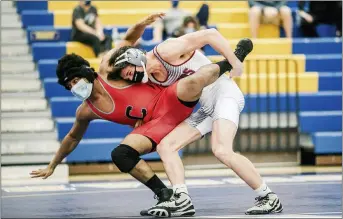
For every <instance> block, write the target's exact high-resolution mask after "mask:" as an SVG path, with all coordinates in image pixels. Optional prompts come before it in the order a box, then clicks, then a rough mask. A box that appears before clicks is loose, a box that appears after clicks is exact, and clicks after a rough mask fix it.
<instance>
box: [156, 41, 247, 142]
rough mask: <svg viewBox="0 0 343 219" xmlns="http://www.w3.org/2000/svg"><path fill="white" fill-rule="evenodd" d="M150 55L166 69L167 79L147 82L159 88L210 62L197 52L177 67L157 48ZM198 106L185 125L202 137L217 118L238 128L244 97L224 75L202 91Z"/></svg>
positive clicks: (209, 130) (233, 82)
mask: <svg viewBox="0 0 343 219" xmlns="http://www.w3.org/2000/svg"><path fill="white" fill-rule="evenodd" d="M153 52H154V55H155V56H156V57H157V58H158V59H159V60H160V62H161V63H162V65H163V66H164V67H165V68H166V70H167V72H168V78H167V79H166V80H165V81H163V82H160V81H158V80H156V79H155V78H154V77H153V75H151V76H150V78H149V79H150V80H151V81H152V82H153V83H156V84H159V85H162V86H169V85H171V84H173V83H175V82H176V81H177V80H179V79H180V78H183V77H187V76H189V75H192V74H194V73H196V71H197V70H198V69H199V68H200V67H202V66H204V65H207V64H211V63H212V62H211V61H210V60H209V59H208V58H207V57H206V56H205V55H204V54H202V53H201V52H200V51H198V50H196V51H195V52H194V53H193V55H192V56H191V57H190V58H189V59H188V60H187V61H185V62H184V63H182V64H180V65H171V64H169V63H168V62H166V61H164V60H163V59H162V58H161V56H160V55H159V54H158V51H157V46H156V47H155V48H154V50H153ZM199 103H200V105H201V107H200V109H199V110H198V111H196V112H195V113H193V114H192V115H191V116H190V117H189V118H188V119H186V122H187V123H188V124H189V125H191V126H192V127H195V128H197V129H198V130H199V131H200V133H201V135H205V134H207V133H209V132H211V131H212V123H213V121H215V120H217V119H227V120H230V121H232V122H234V123H235V124H236V126H237V127H238V123H239V115H240V113H241V111H242V110H243V108H244V104H245V101H244V95H243V93H242V91H241V90H240V89H239V87H238V86H237V84H236V82H235V81H233V80H232V79H231V78H229V77H228V76H227V75H226V74H223V75H222V76H221V77H220V78H219V79H217V80H216V81H215V82H214V83H212V84H210V85H208V86H207V87H205V88H204V89H203V92H202V95H201V97H200V100H199Z"/></svg>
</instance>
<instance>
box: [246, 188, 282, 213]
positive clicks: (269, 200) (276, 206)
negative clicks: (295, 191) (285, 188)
mask: <svg viewBox="0 0 343 219" xmlns="http://www.w3.org/2000/svg"><path fill="white" fill-rule="evenodd" d="M282 210H283V208H282V205H281V202H280V200H279V198H278V197H277V195H276V194H275V193H273V192H270V193H268V194H267V195H266V196H264V197H257V198H256V203H255V206H254V207H252V208H249V209H248V210H247V211H246V212H245V214H248V215H257V214H272V213H280V212H282Z"/></svg>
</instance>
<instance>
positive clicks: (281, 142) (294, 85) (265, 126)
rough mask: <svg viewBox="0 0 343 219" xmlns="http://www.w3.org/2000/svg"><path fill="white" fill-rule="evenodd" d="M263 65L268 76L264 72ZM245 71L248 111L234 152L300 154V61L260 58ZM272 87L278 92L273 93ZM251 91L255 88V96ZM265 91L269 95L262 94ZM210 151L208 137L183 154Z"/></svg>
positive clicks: (243, 113)
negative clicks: (297, 151) (298, 152)
mask: <svg viewBox="0 0 343 219" xmlns="http://www.w3.org/2000/svg"><path fill="white" fill-rule="evenodd" d="M253 63H255V66H256V67H255V70H256V71H254V70H253V68H252V64H253ZM272 63H275V64H274V70H275V71H274V72H273V70H272V68H271V67H272V65H271V64H272ZM263 64H264V65H265V72H263V71H262V70H263V68H262V67H263ZM281 65H284V66H285V67H284V72H282V70H281V68H280V66H281ZM291 65H293V68H292V69H293V70H290V66H291ZM245 68H246V72H247V73H246V77H247V80H246V86H247V90H246V92H244V93H245V107H244V108H245V109H244V112H242V113H241V116H240V122H239V129H238V130H237V134H236V137H235V142H234V150H236V151H238V152H270V151H273V152H290V151H296V150H298V148H299V145H300V132H299V122H298V121H299V118H298V116H299V110H300V103H299V82H298V80H299V73H300V72H299V68H298V63H297V61H296V60H294V59H291V58H276V59H270V58H260V57H258V58H257V59H249V60H246V61H245ZM273 73H275V74H273ZM253 74H255V75H253ZM282 76H284V77H282ZM263 77H265V78H266V79H265V83H264V84H263V83H262V79H261V78H263ZM273 77H274V78H273ZM275 77H276V78H275ZM293 78H294V80H293ZM255 79H256V80H255ZM238 80H239V79H238ZM272 81H274V83H272ZM263 86H265V87H263ZM272 86H274V91H276V92H273V87H272ZM251 88H254V90H256V93H255V92H254V91H252V90H251ZM241 89H242V88H241ZM262 89H263V90H264V91H266V92H263V91H262ZM210 151H211V134H210V133H209V134H207V135H206V136H204V138H203V139H201V140H199V141H197V142H195V143H193V144H190V145H189V146H188V147H185V149H184V151H183V153H184V154H185V155H186V154H189V155H190V154H201V153H208V152H210Z"/></svg>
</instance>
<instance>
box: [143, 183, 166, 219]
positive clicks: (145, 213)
mask: <svg viewBox="0 0 343 219" xmlns="http://www.w3.org/2000/svg"><path fill="white" fill-rule="evenodd" d="M172 197H173V190H172V189H167V188H165V189H162V190H161V191H160V193H159V194H158V195H155V197H154V198H155V199H157V200H158V202H157V204H156V205H155V206H157V205H158V204H160V203H161V202H165V201H168V200H170V199H171V198H172ZM155 206H154V207H155ZM148 210H149V209H144V210H142V211H141V212H140V214H141V216H150V215H149V214H148Z"/></svg>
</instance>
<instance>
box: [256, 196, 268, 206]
mask: <svg viewBox="0 0 343 219" xmlns="http://www.w3.org/2000/svg"><path fill="white" fill-rule="evenodd" d="M255 200H256V206H257V207H261V206H263V205H265V204H267V202H268V201H269V196H268V195H266V196H264V197H260V196H259V197H257V198H255Z"/></svg>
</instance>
